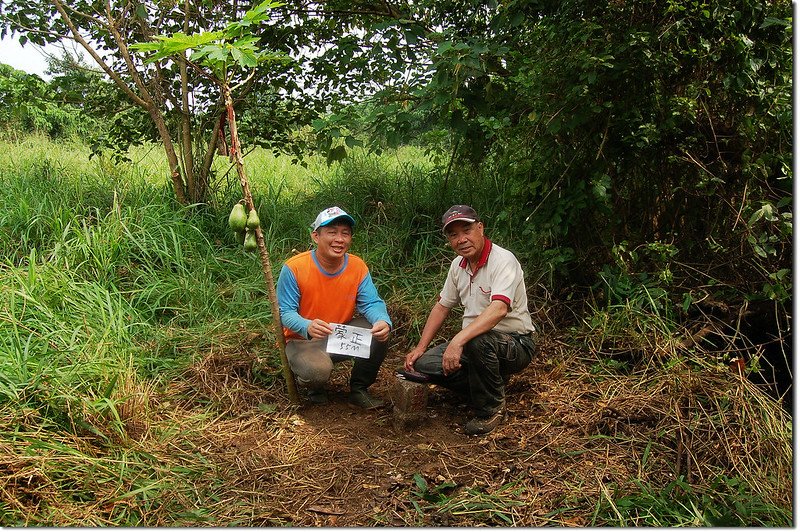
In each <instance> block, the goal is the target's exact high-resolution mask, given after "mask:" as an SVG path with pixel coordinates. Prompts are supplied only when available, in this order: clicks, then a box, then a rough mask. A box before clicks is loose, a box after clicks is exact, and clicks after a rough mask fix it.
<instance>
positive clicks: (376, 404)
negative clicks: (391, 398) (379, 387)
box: [350, 390, 383, 410]
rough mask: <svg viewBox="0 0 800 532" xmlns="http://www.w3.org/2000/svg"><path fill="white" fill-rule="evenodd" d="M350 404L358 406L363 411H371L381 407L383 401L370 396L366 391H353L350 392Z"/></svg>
mask: <svg viewBox="0 0 800 532" xmlns="http://www.w3.org/2000/svg"><path fill="white" fill-rule="evenodd" d="M350 404H352V405H356V406H360V407H361V408H364V409H365V410H372V409H373V408H380V407H382V406H383V401H382V400H381V399H378V398H377V397H373V396H371V395H370V394H368V393H367V392H366V390H355V391H352V392H350Z"/></svg>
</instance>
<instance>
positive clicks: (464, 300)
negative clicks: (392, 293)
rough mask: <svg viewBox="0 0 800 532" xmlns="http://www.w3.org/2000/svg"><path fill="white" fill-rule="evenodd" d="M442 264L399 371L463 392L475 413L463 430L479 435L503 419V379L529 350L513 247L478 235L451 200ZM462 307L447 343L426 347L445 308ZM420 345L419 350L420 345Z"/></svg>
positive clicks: (470, 212)
mask: <svg viewBox="0 0 800 532" xmlns="http://www.w3.org/2000/svg"><path fill="white" fill-rule="evenodd" d="M442 227H443V230H444V234H445V236H446V237H447V240H448V242H449V243H450V246H451V247H452V248H453V250H455V252H456V253H457V254H458V257H456V258H455V259H453V262H452V264H451V265H450V270H449V271H448V272H447V279H446V280H445V283H444V288H442V291H441V293H440V294H439V300H438V301H437V302H436V304H435V305H434V306H433V308H432V309H431V312H430V314H429V315H428V319H427V321H426V322H425V327H424V328H423V330H422V335H421V336H420V340H419V343H418V344H417V346H416V347H415V348H414V349H413V350H411V351H410V352H409V353H408V354H407V355H406V358H405V369H406V370H408V371H412V370H413V371H417V372H419V373H423V374H425V375H427V376H428V378H429V380H430V382H432V383H434V384H439V385H441V386H445V387H447V388H449V389H452V390H454V391H457V392H462V393H466V394H468V396H469V399H470V402H471V403H472V407H473V408H474V410H475V417H474V418H473V419H471V420H470V421H469V422H468V423H467V424H466V425H465V426H464V432H465V433H466V434H486V433H488V432H491V431H492V430H494V429H495V427H497V426H498V425H499V424H500V423H501V422H502V421H503V419H504V418H505V406H506V399H505V384H506V382H508V379H509V377H510V376H511V375H512V374H514V373H518V372H520V371H522V370H523V369H525V368H526V367H527V366H528V364H530V362H531V359H532V358H533V355H534V353H535V351H536V347H535V343H534V340H533V333H534V331H535V329H534V327H533V323H532V321H531V315H530V312H529V311H528V296H527V293H526V291H525V281H524V279H523V273H522V267H521V266H520V264H519V261H517V259H516V257H515V256H514V254H513V253H511V252H510V251H508V250H507V249H504V248H502V247H500V246H498V245H497V244H495V243H493V242H492V241H491V240H489V239H488V238H487V237H486V236H485V235H484V225H483V222H482V221H481V220H480V218H479V217H478V214H477V213H476V212H475V210H474V209H473V208H472V207H469V206H468V205H454V206H452V207H451V208H450V209H449V210H448V211H447V212H446V213H444V215H443V216H442ZM458 305H461V306H463V307H464V317H463V321H462V328H461V331H459V332H458V333H457V334H456V335H455V336H453V338H452V339H451V340H450V341H449V342H445V343H443V344H440V345H437V346H435V347H432V348H431V349H427V347H428V345H429V344H430V343H431V341H433V339H434V338H435V336H436V333H437V332H438V331H439V329H440V328H441V326H442V324H443V323H444V321H445V319H446V318H447V316H448V315H449V314H450V310H451V309H453V308H454V307H456V306H458ZM426 349H427V350H426Z"/></svg>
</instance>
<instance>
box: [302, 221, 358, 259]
mask: <svg viewBox="0 0 800 532" xmlns="http://www.w3.org/2000/svg"><path fill="white" fill-rule="evenodd" d="M311 238H312V240H314V243H315V244H316V245H317V257H318V258H320V259H322V260H329V261H334V262H337V261H339V260H341V259H342V258H343V257H344V254H345V253H347V250H348V249H350V243H351V242H352V240H353V228H352V227H350V225H349V224H347V223H344V222H341V223H336V222H334V223H332V224H330V225H326V226H323V227H320V228H319V229H317V230H316V231H313V232H312V233H311Z"/></svg>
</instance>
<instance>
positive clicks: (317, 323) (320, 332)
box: [308, 318, 333, 340]
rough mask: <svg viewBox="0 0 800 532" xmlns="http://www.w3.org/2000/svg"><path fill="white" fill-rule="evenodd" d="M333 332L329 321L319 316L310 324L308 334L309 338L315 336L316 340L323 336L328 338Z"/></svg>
mask: <svg viewBox="0 0 800 532" xmlns="http://www.w3.org/2000/svg"><path fill="white" fill-rule="evenodd" d="M332 332H333V329H332V328H331V326H330V325H328V323H327V322H325V321H322V320H321V319H319V318H317V319H315V320H312V321H311V323H309V324H308V336H309V338H314V339H316V340H320V339H322V338H327V337H328V335H329V334H331V333H332Z"/></svg>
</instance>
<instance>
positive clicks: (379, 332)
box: [370, 320, 392, 342]
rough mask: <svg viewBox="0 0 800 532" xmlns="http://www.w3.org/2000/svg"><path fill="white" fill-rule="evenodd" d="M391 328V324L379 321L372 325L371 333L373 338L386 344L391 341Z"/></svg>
mask: <svg viewBox="0 0 800 532" xmlns="http://www.w3.org/2000/svg"><path fill="white" fill-rule="evenodd" d="M391 330H392V329H391V327H389V324H388V323H386V322H385V321H383V320H378V321H376V322H375V323H373V324H372V329H370V332H371V333H372V337H373V338H374V339H376V340H377V341H379V342H385V341H386V340H388V339H389V332H391Z"/></svg>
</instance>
